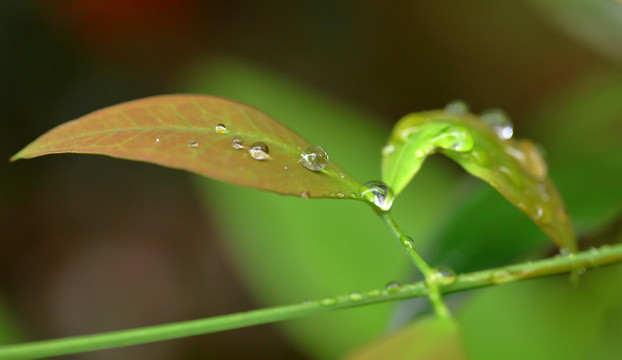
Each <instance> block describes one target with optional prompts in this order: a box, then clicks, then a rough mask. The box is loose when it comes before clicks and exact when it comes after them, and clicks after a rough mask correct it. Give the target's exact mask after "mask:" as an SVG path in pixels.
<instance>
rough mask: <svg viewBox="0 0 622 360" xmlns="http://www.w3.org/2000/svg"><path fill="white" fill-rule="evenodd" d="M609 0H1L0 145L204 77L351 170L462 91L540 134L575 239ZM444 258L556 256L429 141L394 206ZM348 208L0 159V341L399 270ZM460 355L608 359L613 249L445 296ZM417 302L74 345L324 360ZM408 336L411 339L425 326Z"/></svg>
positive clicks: (299, 297)
mask: <svg viewBox="0 0 622 360" xmlns="http://www.w3.org/2000/svg"><path fill="white" fill-rule="evenodd" d="M620 49H622V3H620V2H619V1H612V0H611V1H610V0H596V1H587V0H571V1H567V0H565V1H561V0H547V1H536V0H533V1H527V0H524V1H517V2H498V1H493V0H475V1H469V2H464V1H456V0H452V1H436V2H428V1H401V2H381V1H370V0H363V1H360V0H358V1H354V0H350V1H339V2H334V1H322V0H316V1H295V2H292V1H269V2H266V1H256V0H243V1H236V2H232V1H198V0H176V1H148V0H124V1H120V0H109V1H79V0H70V1H69V0H68V1H62V2H60V1H51V0H45V1H17V0H15V1H13V0H11V1H3V2H1V3H0V102H2V109H3V110H4V112H3V114H4V115H3V116H2V118H1V120H0V158H4V159H7V160H8V158H9V157H10V156H11V155H13V154H14V153H15V152H17V151H18V150H19V149H21V148H22V147H23V146H25V145H26V144H28V143H29V142H30V141H32V140H34V139H35V138H36V137H37V136H38V135H40V134H42V133H43V132H45V131H46V130H48V129H50V128H52V127H54V126H55V125H58V124H60V123H62V122H65V121H67V120H70V119H74V118H76V117H78V116H81V115H83V114H85V113H88V112H90V111H93V110H96V109H99V108H101V107H104V106H108V105H112V104H116V103H119V102H122V101H126V100H131V99H136V98H140V97H145V96H150V95H156V94H164V93H187V92H193V93H209V94H215V95H221V96H225V97H230V98H232V99H235V100H239V101H242V102H246V103H248V104H251V105H254V106H256V107H259V108H261V109H263V110H265V111H266V112H268V113H269V114H271V115H273V116H274V117H275V118H277V119H278V120H279V121H281V122H283V123H284V124H286V125H287V126H288V127H290V128H292V129H294V130H296V131H297V132H299V133H300V134H301V135H303V136H304V137H305V138H307V139H308V140H309V141H310V142H311V143H315V144H319V145H321V146H323V147H324V148H325V149H327V151H328V152H329V154H330V156H331V159H333V160H334V161H335V162H336V163H338V164H339V165H340V166H341V167H342V168H344V169H345V170H347V171H348V172H349V173H351V174H352V175H353V176H354V177H356V178H357V179H359V180H360V181H368V180H373V179H377V178H379V176H380V172H379V162H380V148H381V146H382V145H383V143H384V141H385V140H386V137H387V136H388V134H389V131H390V128H391V126H392V124H393V123H395V122H396V121H397V119H399V118H400V117H401V116H403V115H405V114H407V113H409V112H413V111H421V110H427V109H432V108H439V107H442V106H444V104H446V103H447V102H449V101H451V100H453V99H457V98H461V99H463V100H465V101H467V102H468V103H469V104H470V105H471V108H472V110H473V111H475V112H479V111H482V110H484V109H486V108H490V107H499V108H502V109H504V110H505V111H506V112H507V113H508V114H510V116H511V117H512V119H513V121H514V123H515V124H516V129H515V136H517V137H529V138H531V139H533V140H534V141H536V142H538V143H541V144H542V145H543V146H544V148H545V149H546V150H547V156H548V160H549V165H550V173H551V176H552V178H553V180H554V181H555V182H556V184H558V187H559V189H560V192H561V193H562V195H563V196H564V198H565V199H566V200H567V204H568V208H569V211H570V213H571V215H572V216H573V218H574V220H575V224H576V228H577V232H578V234H579V235H580V236H581V239H582V247H583V248H589V247H591V246H597V245H600V244H602V243H607V242H609V243H610V242H614V241H619V239H620V232H621V230H620V228H621V226H620V224H621V222H620V221H619V219H620V217H619V216H620V213H621V211H622V187H621V186H619V184H620V182H621V180H622V145H621V144H622V53H621V52H620ZM393 212H394V214H395V217H396V219H397V220H398V221H399V223H400V224H401V225H402V227H403V228H404V230H405V231H406V232H407V233H409V234H411V236H412V237H413V238H414V239H415V241H416V243H417V245H418V246H419V248H420V249H421V250H422V252H423V253H424V256H425V257H426V258H427V259H429V260H430V262H431V263H432V265H435V266H437V265H438V266H441V265H442V266H452V267H454V268H455V269H456V270H457V271H470V270H477V269H484V268H487V267H490V266H500V265H503V264H508V263H510V262H513V261H518V260H525V259H537V258H539V257H543V256H547V255H551V254H553V253H554V251H555V250H554V248H553V247H552V245H551V243H550V241H548V240H547V239H546V238H545V237H544V235H543V234H542V233H541V232H540V231H539V230H538V229H537V228H536V227H535V225H533V224H531V223H530V222H529V220H528V219H527V218H526V217H524V216H523V215H522V214H521V213H520V212H519V211H518V210H516V209H513V208H512V206H511V205H509V203H507V202H506V201H505V200H504V199H502V198H501V197H500V196H499V195H497V194H496V193H494V191H492V190H491V189H490V188H489V187H488V186H486V185H484V184H482V183H481V182H480V181H478V180H475V179H470V178H468V177H467V176H465V174H464V173H463V172H462V171H461V170H460V169H459V168H458V167H457V166H455V165H454V164H451V163H450V162H449V161H447V160H446V159H443V158H440V157H434V158H433V159H431V160H430V161H428V162H427V163H426V164H425V165H424V167H423V169H422V171H421V173H420V174H419V175H418V176H417V178H416V179H415V181H414V182H413V183H412V184H411V185H410V186H409V188H407V189H406V190H405V191H404V193H403V194H402V195H401V196H400V197H399V198H398V200H397V201H396V203H395V205H394V210H393ZM415 279H417V275H416V274H415V273H414V272H413V271H412V269H411V267H410V266H409V264H408V262H407V259H406V257H405V256H404V255H403V254H402V253H401V250H400V249H399V246H398V245H397V243H395V241H394V240H392V239H391V238H390V234H389V232H388V231H387V230H386V229H384V227H383V225H382V224H381V223H380V221H379V220H378V219H376V218H375V217H374V216H373V213H372V212H371V211H370V210H369V209H367V208H366V206H364V205H361V204H359V203H355V202H351V201H336V200H317V201H310V200H304V199H297V198H287V197H281V196H277V195H273V194H269V193H261V192H258V191H255V190H249V189H243V188H239V187H234V186H230V185H226V184H221V183H217V182H215V181H211V180H205V179H200V178H198V177H197V176H193V175H189V174H187V173H184V172H181V171H173V170H169V169H164V168H159V167H156V166H153V165H148V164H142V163H131V162H127V161H121V160H114V159H109V158H104V157H96V156H95V157H91V156H79V155H63V156H53V157H44V158H41V159H35V160H29V161H19V162H17V163H15V164H9V163H8V162H7V161H0V343H12V342H17V341H27V340H38V339H49V338H55V337H61V336H71V335H79V334H86V333H93V332H101V331H112V330H118V329H123V328H129V327H137V326H145V325H152V324H160V323H165V322H172V321H180V320H187V319H194V318H199V317H205V316H213V315H219V314H225V313H231V312H237V311H244V310H249V309H254V308H258V307H262V306H269V305H279V304H286V303H290V302H298V301H303V300H304V299H307V298H319V297H323V296H328V295H335V294H340V293H347V292H349V291H355V290H366V289H370V288H374V287H382V286H384V284H386V283H387V282H390V281H401V282H405V281H413V280H415ZM447 300H448V301H449V303H450V304H451V306H452V309H453V311H454V313H455V314H456V316H457V318H458V320H459V325H460V327H461V332H462V336H463V342H464V347H465V349H466V351H467V352H468V353H469V354H470V355H471V356H472V357H473V358H475V359H498V358H504V359H523V358H525V357H526V356H529V358H533V359H537V358H542V359H553V358H563V359H587V358H613V357H615V355H616V354H619V353H620V352H622V344H620V342H619V341H618V340H617V339H619V337H620V336H621V335H622V268H621V267H620V266H615V267H611V268H607V269H598V270H595V271H593V272H590V273H588V274H587V275H585V276H584V277H583V278H582V280H581V282H580V285H579V287H577V288H573V287H572V286H571V285H570V282H569V281H568V279H567V278H565V277H560V278H555V279H544V280H536V281H531V282H527V283H524V284H523V283H521V284H516V285H508V286H503V287H497V288H494V289H485V290H478V291H473V292H470V293H468V294H456V295H452V296H448V297H447ZM427 313H429V309H428V308H427V306H426V302H425V301H422V300H412V301H405V302H402V303H399V304H384V305H377V306H373V307H366V308H359V309H353V310H346V311H342V312H335V313H327V314H321V315H317V316H313V317H310V318H308V319H301V320H295V321H288V322H285V323H284V324H279V325H266V326H258V327H253V328H248V329H242V330H236V331H229V332H224V333H220V334H213V335H206V336H198V337H193V338H190V339H184V340H176V341H169V342H163V343H158V344H150V345H141V346H135V347H130V348H124V349H116V350H107V351H101V352H95V353H89V354H81V355H76V356H71V357H67V358H75V359H118V358H124V359H145V358H149V359H170V358H193V359H194V358H228V359H237V358H239V359H248V358H265V359H333V358H336V357H338V356H341V355H343V354H344V353H346V352H348V351H350V350H351V349H353V348H355V347H357V346H360V345H362V344H364V343H366V342H369V341H371V340H373V339H374V338H377V337H378V336H380V335H382V334H385V333H387V332H390V331H392V330H394V329H396V328H397V327H399V326H400V325H402V324H404V323H405V322H407V321H409V320H410V319H412V318H413V317H416V316H421V315H423V314H427ZM422 341H425V339H423V340H422Z"/></svg>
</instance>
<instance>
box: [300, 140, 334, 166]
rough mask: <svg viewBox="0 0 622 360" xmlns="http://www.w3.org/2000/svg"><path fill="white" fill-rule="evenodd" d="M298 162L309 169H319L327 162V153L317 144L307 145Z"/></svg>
mask: <svg viewBox="0 0 622 360" xmlns="http://www.w3.org/2000/svg"><path fill="white" fill-rule="evenodd" d="M298 162H299V163H300V164H301V165H302V166H304V167H305V168H307V169H309V170H311V171H320V170H322V169H324V168H325V167H326V165H327V164H328V154H327V153H326V151H324V149H322V148H321V147H319V146H309V147H308V148H307V149H306V150H305V151H303V153H302V154H300V160H299V161H298Z"/></svg>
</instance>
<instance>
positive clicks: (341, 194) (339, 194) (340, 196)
mask: <svg viewBox="0 0 622 360" xmlns="http://www.w3.org/2000/svg"><path fill="white" fill-rule="evenodd" d="M335 196H337V197H338V198H340V199H343V198H344V197H345V195H344V193H342V192H338V193H336V194H335Z"/></svg>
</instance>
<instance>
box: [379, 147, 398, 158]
mask: <svg viewBox="0 0 622 360" xmlns="http://www.w3.org/2000/svg"><path fill="white" fill-rule="evenodd" d="M394 151H395V146H393V145H385V146H383V147H382V151H381V153H382V156H388V155H391V154H392V153H393V152H394Z"/></svg>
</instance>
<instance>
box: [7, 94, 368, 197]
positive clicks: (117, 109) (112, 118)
mask: <svg viewBox="0 0 622 360" xmlns="http://www.w3.org/2000/svg"><path fill="white" fill-rule="evenodd" d="M309 146H310V144H309V143H308V142H307V141H306V140H305V139H303V138H302V137H300V136H299V135H298V134H296V133H295V132H294V131H292V130H290V129H288V128H286V127H285V126H283V125H282V124H280V123H279V122H277V121H276V120H274V119H273V118H271V117H270V116H268V115H266V114H265V113H263V112H261V111H259V110H257V109H255V108H252V107H250V106H248V105H244V104H241V103H238V102H235V101H231V100H227V99H223V98H219V97H214V96H207V95H163V96H155V97H150V98H145V99H140V100H135V101H130V102H126V103H122V104H119V105H114V106H111V107H108V108H104V109H102V110H98V111H95V112H93V113H90V114H87V115H85V116H83V117H81V118H79V119H76V120H73V121H70V122H67V123H65V124H62V125H60V126H58V127H56V128H54V129H52V130H50V131H49V132H47V133H46V134H44V135H42V136H41V137H39V138H38V139H37V140H35V141H34V142H32V143H31V144H30V145H28V146H27V147H26V148H24V149H23V150H21V151H20V152H19V153H17V154H16V155H14V156H13V157H12V158H11V161H14V160H17V159H25V158H33V157H37V156H41V155H47V154H58V153H83V154H100V155H108V156H112V157H117V158H122V159H129V160H138V161H145V162H150V163H154V164H158V165H162V166H167V167H171V168H176V169H183V170H188V171H191V172H195V173H198V174H201V175H205V176H208V177H211V178H214V179H218V180H221V181H225V182H230V183H233V184H237V185H242V186H247V187H251V188H256V189H261V190H267V191H273V192H276V193H279V194H286V195H295V196H302V197H311V198H327V197H334V198H358V197H359V192H360V187H361V185H360V184H359V183H358V182H357V181H356V180H354V179H353V178H351V177H350V176H348V175H347V174H346V173H345V172H344V171H343V170H341V169H340V168H339V167H337V166H336V165H335V164H334V163H332V162H331V161H328V164H327V165H326V167H325V168H324V169H322V170H319V171H312V170H309V169H307V168H305V167H303V166H302V165H301V163H300V159H301V154H302V152H303V151H304V150H305V149H307V148H308V147H309ZM264 147H265V148H264Z"/></svg>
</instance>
